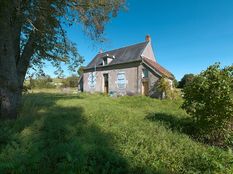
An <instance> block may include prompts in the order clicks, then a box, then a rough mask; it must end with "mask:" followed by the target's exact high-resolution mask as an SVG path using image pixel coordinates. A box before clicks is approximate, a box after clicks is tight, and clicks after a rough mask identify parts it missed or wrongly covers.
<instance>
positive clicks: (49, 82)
mask: <svg viewBox="0 0 233 174" xmlns="http://www.w3.org/2000/svg"><path fill="white" fill-rule="evenodd" d="M28 87H29V88H39V89H41V88H55V87H56V86H55V85H54V84H53V79H52V78H51V77H50V76H48V75H47V76H39V77H37V78H36V79H32V78H30V80H29V85H28Z"/></svg>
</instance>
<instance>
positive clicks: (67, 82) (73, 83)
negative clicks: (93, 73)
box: [62, 75, 78, 88]
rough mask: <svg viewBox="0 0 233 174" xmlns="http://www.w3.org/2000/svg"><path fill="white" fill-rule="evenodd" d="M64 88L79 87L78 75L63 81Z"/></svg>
mask: <svg viewBox="0 0 233 174" xmlns="http://www.w3.org/2000/svg"><path fill="white" fill-rule="evenodd" d="M62 83H63V87H71V88H75V87H77V86H78V77H77V76H76V75H72V76H70V77H67V78H64V79H62Z"/></svg>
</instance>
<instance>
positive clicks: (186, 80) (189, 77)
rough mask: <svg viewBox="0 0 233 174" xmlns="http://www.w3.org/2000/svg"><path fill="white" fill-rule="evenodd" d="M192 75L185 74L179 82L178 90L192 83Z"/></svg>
mask: <svg viewBox="0 0 233 174" xmlns="http://www.w3.org/2000/svg"><path fill="white" fill-rule="evenodd" d="M193 78H194V74H185V75H184V76H183V78H182V79H181V80H180V81H179V85H178V88H184V87H185V86H186V85H187V84H189V83H190V82H192V80H193Z"/></svg>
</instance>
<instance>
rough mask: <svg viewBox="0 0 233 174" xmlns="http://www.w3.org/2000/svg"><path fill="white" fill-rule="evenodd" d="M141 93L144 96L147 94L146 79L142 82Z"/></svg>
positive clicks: (147, 84) (147, 85)
mask: <svg viewBox="0 0 233 174" xmlns="http://www.w3.org/2000/svg"><path fill="white" fill-rule="evenodd" d="M142 95H145V96H148V95H149V83H148V81H144V82H142Z"/></svg>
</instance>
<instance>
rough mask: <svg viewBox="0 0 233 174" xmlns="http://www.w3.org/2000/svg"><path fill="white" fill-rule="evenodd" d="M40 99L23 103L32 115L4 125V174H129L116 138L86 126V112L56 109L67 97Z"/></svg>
mask: <svg viewBox="0 0 233 174" xmlns="http://www.w3.org/2000/svg"><path fill="white" fill-rule="evenodd" d="M38 95H40V94H36V95H34V94H33V95H30V96H27V98H25V100H29V101H25V102H26V104H27V106H25V107H27V108H28V110H33V112H34V113H32V112H29V113H32V114H33V115H28V116H25V114H26V113H23V114H22V116H21V117H20V118H18V119H17V120H15V121H6V122H2V123H0V126H1V130H0V143H1V144H0V173H128V164H127V162H126V160H125V159H124V158H123V157H122V156H121V155H120V153H119V152H118V151H117V150H116V149H115V148H114V139H113V135H111V134H109V133H105V132H103V131H101V130H100V129H99V128H98V127H97V126H96V125H95V124H93V123H91V122H88V120H86V119H85V115H84V109H83V108H81V107H60V106H57V105H56V100H57V99H62V98H63V99H67V98H68V99H69V98H70V97H69V96H65V95H51V94H50V97H49V96H48V95H40V97H38ZM75 98H77V97H75ZM42 101H43V102H42ZM41 102H42V103H44V104H41ZM41 108H46V109H45V110H44V111H43V112H40V109H41Z"/></svg>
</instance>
